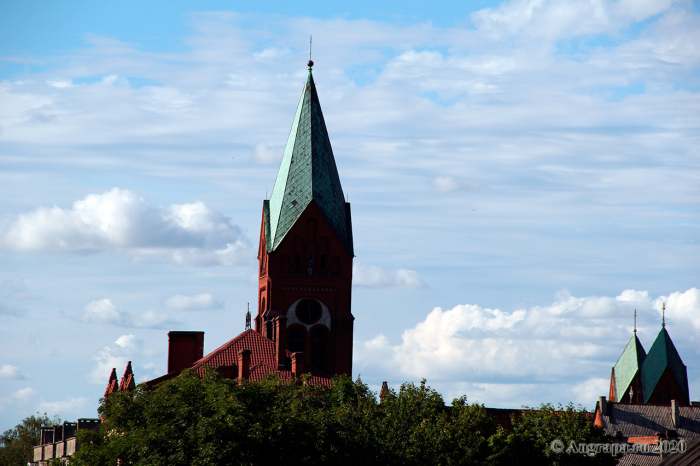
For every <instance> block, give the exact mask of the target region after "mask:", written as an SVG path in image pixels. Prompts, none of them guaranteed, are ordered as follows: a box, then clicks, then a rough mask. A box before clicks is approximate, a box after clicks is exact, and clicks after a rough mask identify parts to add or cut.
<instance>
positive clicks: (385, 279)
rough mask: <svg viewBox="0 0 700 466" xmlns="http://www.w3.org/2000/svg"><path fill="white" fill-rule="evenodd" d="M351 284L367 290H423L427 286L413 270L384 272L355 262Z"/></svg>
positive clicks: (378, 268)
mask: <svg viewBox="0 0 700 466" xmlns="http://www.w3.org/2000/svg"><path fill="white" fill-rule="evenodd" d="M352 284H353V285H355V286H365V287H369V288H425V287H426V286H427V285H426V284H425V282H424V281H423V279H422V278H421V277H420V276H419V275H418V273H417V272H416V271H414V270H408V269H396V270H389V271H387V270H384V269H382V268H380V267H376V266H374V265H367V264H362V263H358V262H355V263H354V264H353V267H352Z"/></svg>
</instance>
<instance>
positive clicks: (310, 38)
mask: <svg viewBox="0 0 700 466" xmlns="http://www.w3.org/2000/svg"><path fill="white" fill-rule="evenodd" d="M312 39H313V36H309V63H307V65H309V70H311V67H312V66H314V62H313V60H311V46H312V45H313V43H312V42H311V41H312Z"/></svg>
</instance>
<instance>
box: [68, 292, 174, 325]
mask: <svg viewBox="0 0 700 466" xmlns="http://www.w3.org/2000/svg"><path fill="white" fill-rule="evenodd" d="M81 320H82V321H83V322H87V323H89V324H102V325H117V326H121V327H136V328H171V327H180V326H181V325H182V322H180V321H178V320H176V319H173V318H171V317H169V316H167V315H165V314H159V313H157V312H155V311H144V312H133V313H129V312H126V311H123V310H121V309H118V308H117V306H116V305H115V304H114V303H113V302H112V300H111V299H109V298H103V299H95V300H93V301H91V302H89V303H88V304H86V305H85V307H83V314H82V316H81Z"/></svg>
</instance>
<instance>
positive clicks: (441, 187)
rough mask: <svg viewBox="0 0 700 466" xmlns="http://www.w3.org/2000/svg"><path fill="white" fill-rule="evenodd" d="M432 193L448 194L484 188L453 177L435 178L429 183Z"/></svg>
mask: <svg viewBox="0 0 700 466" xmlns="http://www.w3.org/2000/svg"><path fill="white" fill-rule="evenodd" d="M430 186H431V188H432V190H433V192H436V193H438V194H444V193H450V192H453V191H481V190H483V189H485V187H484V186H482V185H480V184H477V183H472V182H470V181H464V180H458V179H457V178H455V177H454V176H435V177H433V179H432V180H431V181H430Z"/></svg>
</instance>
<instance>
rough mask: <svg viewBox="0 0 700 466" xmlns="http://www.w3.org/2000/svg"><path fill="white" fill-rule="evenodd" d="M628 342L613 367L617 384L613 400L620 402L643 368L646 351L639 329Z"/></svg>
mask: <svg viewBox="0 0 700 466" xmlns="http://www.w3.org/2000/svg"><path fill="white" fill-rule="evenodd" d="M634 331H635V333H634V335H633V336H632V338H630V341H629V342H628V343H627V346H626V347H625V350H624V351H623V352H622V354H621V355H620V359H618V360H617V362H616V363H615V366H614V367H613V383H614V384H615V399H614V400H611V401H615V402H618V403H619V402H620V400H621V399H622V397H623V396H624V395H625V393H627V390H628V389H629V387H630V384H631V383H632V379H634V376H635V375H637V372H639V370H640V369H641V368H642V364H644V359H645V358H646V352H644V348H643V347H642V344H641V342H640V341H639V339H638V338H637V333H636V332H637V329H636V327H635V329H634Z"/></svg>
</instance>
